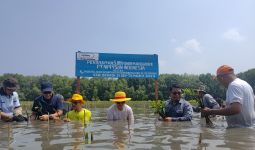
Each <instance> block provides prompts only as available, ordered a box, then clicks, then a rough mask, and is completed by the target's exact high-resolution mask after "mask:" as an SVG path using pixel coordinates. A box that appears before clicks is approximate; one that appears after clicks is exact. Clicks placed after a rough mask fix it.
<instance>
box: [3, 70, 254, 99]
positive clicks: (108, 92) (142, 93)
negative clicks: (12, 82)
mask: <svg viewBox="0 0 255 150" xmlns="http://www.w3.org/2000/svg"><path fill="white" fill-rule="evenodd" d="M237 76H238V77H239V78H241V79H243V80H245V81H247V82H248V83H249V84H250V85H251V86H252V88H253V90H254V89H255V69H250V70H248V71H245V72H242V73H239V74H237ZM7 77H14V78H16V79H17V80H18V81H19V86H20V87H19V89H18V93H19V96H20V99H21V100H28V101H31V100H34V99H35V98H36V97H37V96H38V95H40V94H41V90H40V83H41V82H43V81H50V82H51V83H52V84H53V88H54V92H55V93H59V94H62V95H63V96H64V98H65V99H67V98H69V97H70V96H71V95H72V94H73V93H74V92H75V91H76V84H77V83H76V78H72V77H68V76H60V75H42V76H24V75H21V74H9V73H6V74H3V75H0V81H1V83H2V81H3V80H4V79H5V78H7ZM176 83H177V84H179V85H180V86H181V87H182V88H183V89H184V96H185V99H187V100H194V99H197V95H196V91H195V89H198V88H201V87H203V88H205V89H206V91H207V92H208V93H210V94H211V95H213V96H214V97H216V98H220V99H223V100H224V99H225V92H226V91H225V90H226V89H225V88H224V87H222V86H221V85H220V84H219V82H218V81H217V80H216V79H215V76H214V75H212V74H210V73H207V74H200V75H192V74H181V75H179V74H161V75H160V76H159V78H158V98H159V99H161V100H166V99H168V97H169V88H170V87H171V85H172V84H176ZM119 90H122V91H125V92H126V94H127V96H128V97H131V98H132V100H134V101H138V100H145V101H146V100H155V79H140V78H119V79H113V78H81V79H80V93H81V95H83V96H84V97H85V98H86V100H90V101H99V100H100V101H104V100H106V101H108V100H109V99H110V98H113V97H114V93H115V92H116V91H119Z"/></svg>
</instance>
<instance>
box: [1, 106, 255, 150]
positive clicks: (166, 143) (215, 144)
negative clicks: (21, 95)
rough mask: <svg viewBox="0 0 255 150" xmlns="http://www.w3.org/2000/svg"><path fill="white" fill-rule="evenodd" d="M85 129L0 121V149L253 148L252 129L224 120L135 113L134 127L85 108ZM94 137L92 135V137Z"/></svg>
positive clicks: (77, 125) (71, 125) (254, 131)
mask: <svg viewBox="0 0 255 150" xmlns="http://www.w3.org/2000/svg"><path fill="white" fill-rule="evenodd" d="M90 110H92V114H93V118H92V122H91V124H90V125H89V126H83V124H81V123H79V122H69V123H64V122H63V121H59V122H54V121H50V122H49V123H48V122H41V121H31V122H29V123H28V124H27V123H26V122H22V123H15V122H14V123H6V122H0V135H1V136H0V150H4V149H15V150H16V149H27V150H34V149H36V150H38V149H47V150H51V149H52V150H58V149H65V150H69V149H86V150H87V149H97V150H100V149H101V150H112V149H120V150H123V149H128V150H132V149H167V150H169V149H173V150H186V149H187V150H190V149H192V150H193V149H194V150H205V149H207V150H208V149H209V150H210V149H223V150H236V149H238V150H242V149H243V150H249V149H254V147H255V140H254V139H255V129H254V128H233V129H226V124H225V121H224V120H222V119H220V118H215V119H214V120H212V121H213V122H214V123H215V127H214V128H208V127H207V126H206V124H205V120H204V119H200V116H199V115H197V114H195V116H194V118H193V120H192V121H191V122H172V123H171V122H161V121H158V120H157V119H155V118H157V116H156V115H155V114H153V113H152V112H151V111H150V110H149V109H147V110H146V111H145V110H144V109H134V114H135V123H134V125H132V126H129V125H128V123H127V122H122V121H113V122H108V121H107V120H106V112H105V109H104V108H102V109H98V108H94V109H90ZM91 135H93V136H91Z"/></svg>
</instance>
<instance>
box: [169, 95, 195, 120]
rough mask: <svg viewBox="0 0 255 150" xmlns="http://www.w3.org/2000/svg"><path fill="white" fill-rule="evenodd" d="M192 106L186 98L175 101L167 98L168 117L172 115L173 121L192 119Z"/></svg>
mask: <svg viewBox="0 0 255 150" xmlns="http://www.w3.org/2000/svg"><path fill="white" fill-rule="evenodd" d="M192 114H193V110H192V106H191V105H190V103H189V102H187V101H185V100H184V99H180V100H179V101H177V102H175V101H172V100H167V101H166V105H165V115H166V117H171V118H172V121H191V119H192Z"/></svg>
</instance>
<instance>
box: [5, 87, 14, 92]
mask: <svg viewBox="0 0 255 150" xmlns="http://www.w3.org/2000/svg"><path fill="white" fill-rule="evenodd" d="M5 89H6V90H7V91H11V92H14V91H16V88H8V87H7V88H5Z"/></svg>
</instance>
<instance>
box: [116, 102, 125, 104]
mask: <svg viewBox="0 0 255 150" xmlns="http://www.w3.org/2000/svg"><path fill="white" fill-rule="evenodd" d="M116 103H117V104H124V103H125V102H116Z"/></svg>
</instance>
